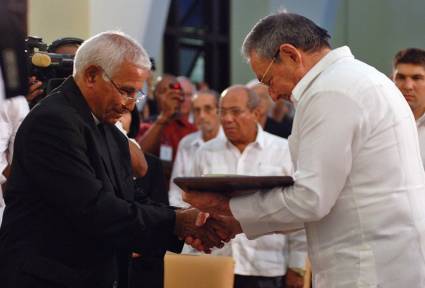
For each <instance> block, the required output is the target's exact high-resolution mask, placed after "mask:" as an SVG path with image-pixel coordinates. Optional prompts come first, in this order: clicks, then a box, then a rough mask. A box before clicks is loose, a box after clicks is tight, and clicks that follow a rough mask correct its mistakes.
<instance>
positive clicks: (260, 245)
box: [193, 85, 307, 288]
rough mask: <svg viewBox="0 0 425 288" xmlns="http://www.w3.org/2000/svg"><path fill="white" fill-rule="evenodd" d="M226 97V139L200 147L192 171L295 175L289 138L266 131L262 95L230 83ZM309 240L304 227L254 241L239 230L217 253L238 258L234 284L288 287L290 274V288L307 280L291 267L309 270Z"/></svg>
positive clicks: (223, 99) (222, 111) (223, 105)
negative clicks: (303, 279)
mask: <svg viewBox="0 0 425 288" xmlns="http://www.w3.org/2000/svg"><path fill="white" fill-rule="evenodd" d="M221 95H222V96H221V98H220V105H219V111H220V112H219V115H220V121H221V126H222V127H223V132H224V134H225V136H226V137H217V138H215V139H213V140H211V141H209V142H207V143H205V144H204V145H203V146H202V147H200V148H199V149H198V152H197V154H196V157H195V160H194V163H193V174H194V175H195V176H201V175H204V174H238V175H292V174H293V169H292V163H291V157H290V154H289V148H288V142H287V140H286V139H283V138H280V137H277V136H274V135H272V134H269V133H267V132H265V131H263V129H262V128H261V125H259V123H258V120H259V118H260V110H261V107H260V106H261V105H260V103H261V99H260V97H259V96H258V95H257V94H256V93H255V92H254V91H252V90H251V89H249V88H247V87H245V86H242V85H235V86H231V87H230V88H228V89H226V90H225V91H224V92H223V93H222V94H221ZM305 241H306V240H305V233H304V231H303V230H302V231H301V232H297V233H293V234H289V235H288V237H287V236H285V235H282V234H271V235H265V236H262V237H259V238H257V239H255V240H248V239H247V238H246V236H245V235H243V234H240V235H237V236H236V238H235V239H233V240H232V241H231V242H230V244H228V245H227V246H226V247H224V248H222V249H219V250H216V251H214V252H213V253H214V254H217V255H227V256H233V258H234V260H235V262H236V263H235V264H236V266H235V288H261V287H270V288H280V287H286V286H285V278H284V275H285V274H286V272H288V274H290V275H289V276H288V279H290V280H292V282H291V283H288V287H294V288H298V287H299V288H302V285H303V281H302V278H301V277H300V276H298V274H297V273H296V272H294V271H295V270H291V269H288V270H287V268H288V267H292V268H296V269H302V268H304V261H305V259H306V257H307V254H306V243H305ZM296 283H298V285H296Z"/></svg>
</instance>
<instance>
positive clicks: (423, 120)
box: [416, 113, 425, 127]
mask: <svg viewBox="0 0 425 288" xmlns="http://www.w3.org/2000/svg"><path fill="white" fill-rule="evenodd" d="M423 125H425V113H424V114H422V116H421V117H419V119H417V120H416V126H417V127H419V126H423Z"/></svg>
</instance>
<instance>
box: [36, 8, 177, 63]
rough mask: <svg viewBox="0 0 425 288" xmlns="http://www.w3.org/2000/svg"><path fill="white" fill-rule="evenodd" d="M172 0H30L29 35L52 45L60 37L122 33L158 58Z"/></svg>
mask: <svg viewBox="0 0 425 288" xmlns="http://www.w3.org/2000/svg"><path fill="white" fill-rule="evenodd" d="M169 4H170V0H120V1H116V0H72V1H69V0H30V1H29V13H28V14H29V21H28V23H29V34H30V35H37V36H40V37H43V39H44V40H45V41H46V42H48V43H50V42H52V41H53V40H55V39H57V38H59V37H66V36H74V37H80V38H83V39H87V38H88V37H90V36H93V35H95V34H97V33H99V32H102V31H107V30H120V31H123V32H124V33H127V34H129V35H131V36H132V37H134V38H135V39H136V40H137V41H139V42H140V43H141V44H142V45H143V46H144V47H145V48H146V50H147V51H148V53H149V55H151V56H153V57H154V58H157V57H158V56H159V55H160V54H161V53H160V51H161V42H162V36H163V32H164V27H165V21H166V19H167V15H168V6H169Z"/></svg>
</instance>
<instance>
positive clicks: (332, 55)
mask: <svg viewBox="0 0 425 288" xmlns="http://www.w3.org/2000/svg"><path fill="white" fill-rule="evenodd" d="M343 58H352V59H354V56H353V54H352V53H351V50H350V48H348V47H347V46H343V47H340V48H337V49H334V50H332V51H330V52H329V53H328V54H326V55H325V56H324V57H323V58H322V59H320V61H319V62H317V63H316V64H315V65H314V66H313V67H312V68H311V69H310V70H309V71H308V72H307V73H306V74H305V75H304V77H303V78H301V80H300V81H299V82H298V83H297V85H296V86H295V88H294V89H293V90H292V97H291V100H292V102H293V103H294V104H295V105H296V104H297V103H298V102H299V101H300V100H301V96H302V95H303V94H304V92H305V90H307V88H308V87H309V86H310V84H311V83H312V82H313V81H314V79H316V78H317V76H319V75H320V73H322V72H323V71H324V70H326V69H327V68H328V67H329V66H331V65H332V64H334V63H335V62H337V61H339V60H341V59H343Z"/></svg>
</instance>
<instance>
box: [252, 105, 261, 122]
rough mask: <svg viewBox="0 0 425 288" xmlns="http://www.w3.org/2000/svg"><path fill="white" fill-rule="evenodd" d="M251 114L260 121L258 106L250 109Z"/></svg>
mask: <svg viewBox="0 0 425 288" xmlns="http://www.w3.org/2000/svg"><path fill="white" fill-rule="evenodd" d="M252 114H254V116H255V119H257V122H260V116H261V115H260V108H258V107H257V108H255V109H254V110H252Z"/></svg>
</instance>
